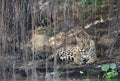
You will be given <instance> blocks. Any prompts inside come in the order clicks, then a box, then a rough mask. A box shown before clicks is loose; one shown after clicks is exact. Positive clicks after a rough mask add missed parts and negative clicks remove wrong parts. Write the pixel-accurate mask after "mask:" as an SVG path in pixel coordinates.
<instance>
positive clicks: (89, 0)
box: [80, 0, 106, 10]
mask: <svg viewBox="0 0 120 81" xmlns="http://www.w3.org/2000/svg"><path fill="white" fill-rule="evenodd" d="M105 1H106V0H80V6H81V7H83V8H86V7H89V6H90V5H91V6H92V7H93V8H95V10H97V9H98V8H99V7H100V6H101V5H102V4H103V3H104V2H105Z"/></svg>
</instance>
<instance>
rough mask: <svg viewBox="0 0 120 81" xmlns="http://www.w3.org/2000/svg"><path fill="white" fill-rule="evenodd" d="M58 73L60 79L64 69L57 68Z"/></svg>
mask: <svg viewBox="0 0 120 81" xmlns="http://www.w3.org/2000/svg"><path fill="white" fill-rule="evenodd" d="M57 74H58V79H60V76H61V75H62V70H60V69H59V70H57Z"/></svg>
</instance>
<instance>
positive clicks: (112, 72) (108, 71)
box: [101, 63, 118, 79]
mask: <svg viewBox="0 0 120 81" xmlns="http://www.w3.org/2000/svg"><path fill="white" fill-rule="evenodd" d="M101 69H102V71H104V72H105V73H104V76H103V77H105V78H106V79H112V78H114V77H116V76H118V72H117V71H116V64H114V63H111V64H104V65H102V67H101Z"/></svg>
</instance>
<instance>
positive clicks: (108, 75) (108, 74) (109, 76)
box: [105, 72, 113, 79]
mask: <svg viewBox="0 0 120 81" xmlns="http://www.w3.org/2000/svg"><path fill="white" fill-rule="evenodd" d="M105 78H107V79H111V78H113V73H112V72H108V73H107V74H106V76H105Z"/></svg>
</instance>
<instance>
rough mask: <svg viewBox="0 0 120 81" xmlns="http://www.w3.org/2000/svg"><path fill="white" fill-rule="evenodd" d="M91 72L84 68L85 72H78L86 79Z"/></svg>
mask: <svg viewBox="0 0 120 81" xmlns="http://www.w3.org/2000/svg"><path fill="white" fill-rule="evenodd" d="M92 73H93V72H92V71H91V70H86V71H85V72H83V71H80V74H82V77H83V79H88V78H89V77H90V75H91V74H92Z"/></svg>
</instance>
